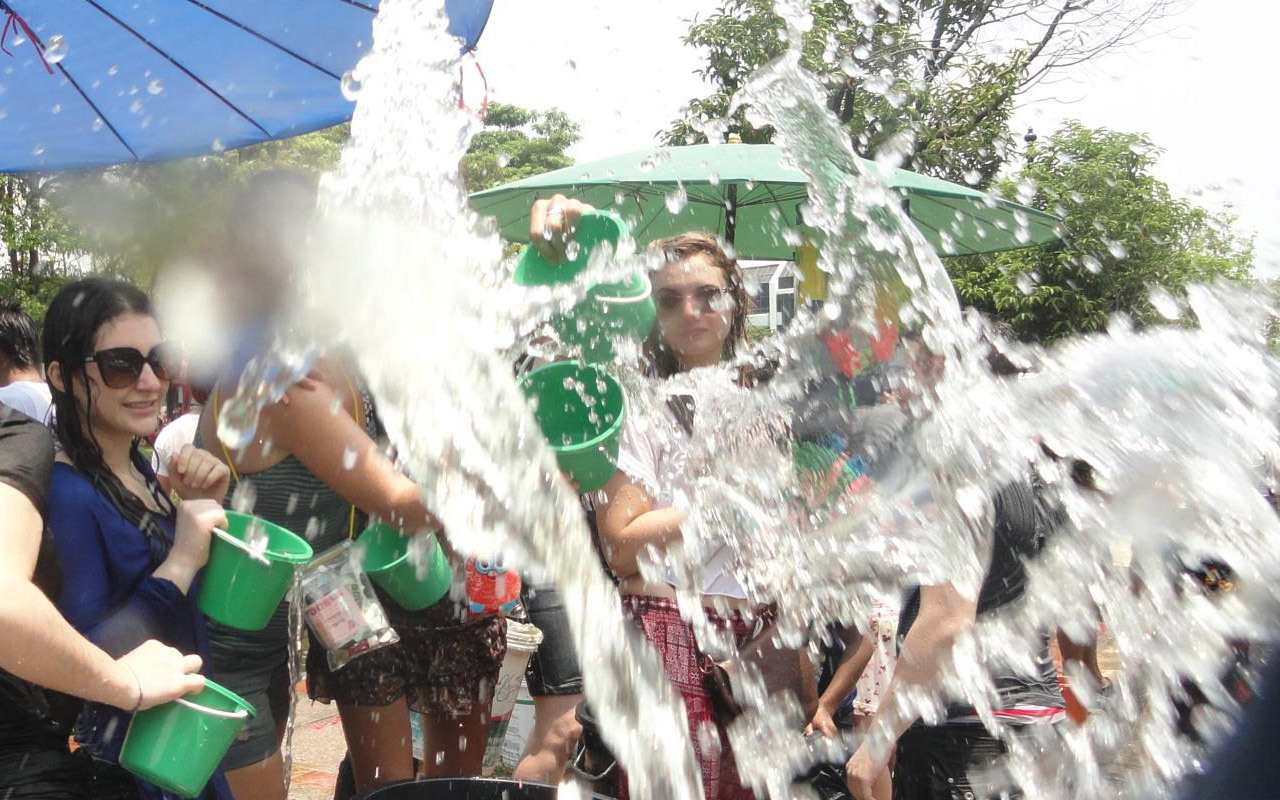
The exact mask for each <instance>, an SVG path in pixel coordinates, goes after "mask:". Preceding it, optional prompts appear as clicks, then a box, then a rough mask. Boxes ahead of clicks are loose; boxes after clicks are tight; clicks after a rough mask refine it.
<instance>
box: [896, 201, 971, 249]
mask: <svg viewBox="0 0 1280 800" xmlns="http://www.w3.org/2000/svg"><path fill="white" fill-rule="evenodd" d="M907 218H908V219H910V220H911V224H912V225H915V226H916V227H917V228H925V229H928V230H931V231H933V233H934V235H935V236H937V237H938V243H939V244H941V243H942V236H943V233H942V231H941V230H939V229H938V228H935V227H933V226H932V225H930V224H929V223H927V222H922V221H921V220H918V219H916V218H915V217H913V216H911V212H910V211H908V212H907ZM946 236H947V238H948V239H950V240H951V244H952V246H954V247H955V248H956V249H957V252H955V253H938V256H939V257H941V258H948V257H950V256H976V255H980V252H979V251H978V250H975V249H973V248H972V247H965V245H963V244H961V243H960V240H959V239H957V238H955V237H954V236H952V235H951V234H947V235H946ZM960 248H964V250H965V251H966V252H963V253H961V252H958V251H959V249H960Z"/></svg>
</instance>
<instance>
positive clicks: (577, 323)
mask: <svg viewBox="0 0 1280 800" xmlns="http://www.w3.org/2000/svg"><path fill="white" fill-rule="evenodd" d="M626 231H627V225H626V223H625V222H623V220H622V218H621V217H619V216H618V215H617V214H616V213H614V212H612V211H589V212H587V213H586V214H583V215H582V218H581V219H580V220H579V222H578V227H577V229H576V230H575V231H574V234H573V238H574V241H575V242H577V243H578V251H577V253H576V254H575V256H574V257H573V258H572V259H569V260H566V261H563V262H558V263H551V262H549V261H547V260H546V259H544V258H543V257H542V255H541V254H540V253H539V252H538V251H537V249H536V248H534V247H532V246H526V247H525V249H524V250H523V251H522V252H521V253H520V258H519V260H518V261H517V263H516V272H515V282H516V283H518V284H520V285H521V286H554V285H557V284H564V283H570V282H572V281H573V280H574V279H575V278H577V276H578V274H579V273H581V272H582V270H584V269H586V267H587V264H588V262H589V261H590V257H591V253H592V252H593V251H594V250H595V249H596V248H597V247H598V246H599V245H601V244H603V243H605V242H607V243H609V244H612V245H614V246H615V247H616V246H617V244H618V240H619V239H620V238H622V236H624V235H625V234H626ZM651 294H652V289H651V287H650V284H649V279H648V277H647V276H645V275H643V274H641V273H639V272H635V273H632V274H631V275H630V276H629V277H628V278H627V279H626V280H624V281H619V282H617V283H598V284H595V285H594V286H592V287H591V288H590V289H589V290H588V291H587V297H586V299H584V300H583V301H582V302H580V303H578V304H577V305H576V306H574V307H573V308H572V309H571V310H570V311H569V312H568V313H567V314H562V315H558V316H556V317H555V318H553V319H552V321H551V324H552V327H554V328H555V331H556V334H557V335H558V336H559V338H560V341H561V342H563V343H565V344H567V345H571V346H573V345H576V346H578V347H581V348H582V357H583V359H584V360H585V361H587V362H591V363H605V362H608V361H612V360H613V341H612V340H613V339H615V338H618V337H631V338H635V339H644V338H645V337H646V336H648V335H649V332H650V331H651V330H653V324H654V320H656V319H657V315H658V312H657V308H656V307H655V306H654V303H653V297H652V296H651Z"/></svg>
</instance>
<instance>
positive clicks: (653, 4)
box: [468, 0, 1280, 275]
mask: <svg viewBox="0 0 1280 800" xmlns="http://www.w3.org/2000/svg"><path fill="white" fill-rule="evenodd" d="M718 4H719V3H718V0H645V2H642V3H623V2H618V0H573V2H568V3H558V4H551V5H550V6H548V4H544V3H541V2H530V0H496V2H495V3H494V9H493V15H492V17H491V18H490V20H489V26H488V29H487V30H486V31H485V34H484V37H483V38H482V39H481V41H480V48H479V59H480V63H481V64H482V65H483V67H484V70H485V73H486V74H487V76H488V78H489V84H490V98H491V99H493V100H499V101H502V102H510V103H516V104H518V105H522V106H527V107H534V108H546V107H549V106H552V105H555V106H559V107H560V108H562V109H563V110H564V111H566V112H567V113H568V114H569V115H570V117H572V118H573V119H575V120H577V121H578V122H579V123H580V124H581V125H582V132H583V140H582V142H581V143H579V144H578V145H577V147H575V148H574V149H573V151H572V154H573V155H574V156H575V157H576V158H577V159H579V160H580V161H587V160H591V159H595V158H600V157H603V156H608V155H613V154H616V153H621V152H626V151H628V150H641V149H644V148H647V147H650V146H653V144H654V134H655V133H656V132H657V131H658V130H660V129H662V128H665V127H666V126H667V124H668V123H669V122H670V121H671V120H672V119H674V118H675V117H676V116H678V114H679V109H680V106H681V105H682V104H684V103H685V102H687V101H688V100H689V99H690V98H692V97H696V96H699V95H702V94H704V93H705V89H704V87H703V85H702V84H701V81H700V79H699V78H698V77H697V76H695V75H694V74H693V70H694V69H696V68H697V67H698V66H699V64H700V54H699V53H698V52H697V51H695V50H692V49H691V48H688V47H686V46H685V45H683V44H682V43H681V41H680V39H681V37H682V36H683V35H684V33H685V32H686V31H687V30H688V20H689V19H690V18H692V17H693V16H694V15H695V14H700V15H704V16H705V15H706V14H707V13H708V12H709V11H711V10H713V9H714V8H716V6H717V5H718ZM549 7H551V8H554V9H555V11H554V12H549V11H548V8H549ZM1276 30H1280V4H1275V3H1271V2H1264V1H1263V0H1188V2H1187V4H1186V6H1185V9H1184V10H1183V11H1182V13H1180V14H1179V15H1178V16H1176V17H1174V18H1172V19H1169V20H1166V21H1165V22H1164V23H1163V24H1162V25H1161V27H1160V28H1158V29H1153V30H1151V31H1149V32H1148V33H1149V34H1152V37H1151V38H1150V39H1149V40H1148V41H1146V42H1144V43H1142V44H1139V45H1136V46H1134V47H1132V48H1130V49H1128V50H1126V51H1123V52H1117V53H1113V54H1111V55H1108V56H1107V57H1105V58H1103V59H1100V60H1098V61H1095V62H1093V63H1091V64H1089V65H1086V66H1081V67H1077V68H1075V69H1074V71H1073V72H1072V73H1071V75H1070V76H1069V79H1067V80H1064V81H1060V82H1058V83H1055V84H1053V85H1045V86H1041V87H1038V88H1037V89H1035V90H1034V91H1033V92H1032V93H1031V95H1030V96H1029V97H1027V98H1025V102H1024V106H1023V108H1021V109H1020V111H1019V112H1018V116H1017V120H1018V127H1019V129H1025V128H1026V127H1027V126H1028V125H1030V126H1033V127H1034V128H1035V129H1036V132H1037V133H1039V134H1040V135H1045V134H1048V133H1050V132H1051V131H1052V130H1053V129H1054V128H1055V127H1056V126H1057V124H1058V123H1059V122H1061V121H1062V120H1064V119H1079V120H1080V121H1082V122H1083V123H1084V124H1086V125H1089V126H1092V127H1107V128H1112V129H1116V130H1129V131H1142V132H1145V133H1147V134H1149V135H1150V136H1151V138H1152V140H1153V141H1154V142H1155V143H1156V144H1157V145H1158V146H1160V147H1162V148H1163V149H1164V150H1165V151H1166V154H1165V156H1164V158H1163V159H1162V161H1161V163H1160V165H1159V167H1158V170H1157V171H1158V174H1159V175H1160V177H1162V178H1163V179H1164V180H1166V181H1168V182H1169V183H1170V184H1171V185H1172V186H1174V188H1175V189H1177V190H1178V191H1179V192H1181V193H1183V194H1184V195H1186V196H1189V197H1192V198H1193V199H1194V200H1195V201H1196V202H1198V203H1199V204H1201V205H1204V206H1207V207H1209V208H1211V209H1220V208H1222V207H1223V206H1224V205H1225V204H1227V203H1230V204H1231V205H1232V206H1233V207H1234V209H1235V211H1236V213H1237V214H1238V215H1239V217H1240V223H1239V229H1240V230H1242V231H1252V232H1255V233H1257V235H1258V239H1257V268H1258V271H1259V272H1260V273H1263V274H1272V275H1274V274H1280V228H1278V227H1277V225H1276V224H1275V223H1276V220H1277V219H1278V218H1280V158H1277V157H1276V155H1275V154H1274V153H1273V152H1271V150H1270V148H1271V146H1272V144H1273V142H1274V141H1275V139H1276V136H1277V129H1278V126H1277V123H1278V122H1280V110H1278V109H1277V102H1276V98H1277V96H1278V94H1277V91H1276V87H1275V75H1276V72H1277V71H1276V69H1275V67H1274V66H1273V64H1272V60H1273V56H1274V50H1275V47H1276V45H1275V43H1274V41H1273V38H1274V32H1275V31H1276ZM468 91H469V93H470V91H471V89H470V88H469V89H468Z"/></svg>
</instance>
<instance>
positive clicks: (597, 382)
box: [520, 361, 625, 493]
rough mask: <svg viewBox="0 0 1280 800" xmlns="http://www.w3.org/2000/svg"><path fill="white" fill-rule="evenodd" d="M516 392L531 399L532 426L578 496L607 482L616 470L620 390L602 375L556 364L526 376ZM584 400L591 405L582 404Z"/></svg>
mask: <svg viewBox="0 0 1280 800" xmlns="http://www.w3.org/2000/svg"><path fill="white" fill-rule="evenodd" d="M566 383H569V384H570V386H566ZM520 387H521V388H522V389H523V390H524V393H525V395H526V396H528V397H530V398H532V399H533V400H534V402H535V408H534V417H535V418H536V419H537V420H538V427H539V428H541V430H542V433H543V435H544V436H546V437H547V441H548V442H550V443H551V449H552V450H554V451H555V454H556V462H557V463H558V464H559V465H560V469H561V470H563V471H565V472H567V473H569V475H570V476H572V477H573V479H574V480H575V481H577V483H578V491H580V492H583V493H586V492H594V491H596V490H597V489H600V488H602V487H603V486H604V485H605V484H606V483H608V482H609V479H610V478H612V477H613V473H614V472H616V471H617V461H618V434H619V433H620V432H621V431H622V421H623V417H624V416H625V406H624V402H623V398H622V386H621V385H619V383H618V382H617V381H616V380H614V378H613V377H612V376H610V375H609V373H607V372H605V371H604V370H601V369H597V368H596V367H592V366H584V365H581V364H579V363H577V362H574V361H558V362H556V363H554V364H547V365H546V366H544V367H539V368H538V369H535V370H534V371H532V372H530V373H529V374H528V375H526V376H525V377H524V380H522V381H521V382H520ZM578 387H581V392H582V393H581V394H579V391H578ZM584 396H585V397H587V398H590V399H591V400H593V401H594V402H593V403H592V404H591V405H588V404H587V402H584V399H583V397H584Z"/></svg>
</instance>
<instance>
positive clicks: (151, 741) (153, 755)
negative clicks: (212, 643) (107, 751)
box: [120, 679, 258, 797]
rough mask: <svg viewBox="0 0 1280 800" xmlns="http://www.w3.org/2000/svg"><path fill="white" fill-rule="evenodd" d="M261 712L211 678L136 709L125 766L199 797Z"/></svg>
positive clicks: (167, 787)
mask: <svg viewBox="0 0 1280 800" xmlns="http://www.w3.org/2000/svg"><path fill="white" fill-rule="evenodd" d="M257 714H258V712H257V710H256V709H254V707H253V706H252V705H250V704H249V703H248V702H247V701H245V700H244V698H242V697H240V696H238V695H236V694H235V693H234V692H231V691H229V690H227V689H224V688H223V687H221V686H219V685H218V684H216V683H214V682H213V681H210V680H207V679H206V680H205V684H204V689H203V690H202V691H201V692H200V693H199V694H197V695H193V696H188V697H182V698H179V699H177V700H174V701H173V702H170V703H164V704H162V705H158V706H156V707H155V708H149V709H147V710H146V711H139V712H138V713H136V714H134V715H133V720H132V721H130V723H129V731H128V733H126V734H125V737H124V746H123V748H122V749H121V750H120V766H122V767H124V768H125V769H127V770H129V771H130V772H132V773H133V774H134V775H137V776H138V777H140V778H142V779H143V780H145V781H147V782H149V783H153V784H155V785H156V786H159V787H160V788H161V789H164V790H166V791H169V792H173V793H174V794H177V795H181V796H182V797H197V796H198V795H199V794H200V792H201V791H203V790H204V787H205V784H207V783H208V782H209V778H210V777H211V776H212V775H213V771H214V770H216V769H217V768H218V764H220V763H222V757H223V756H225V755H226V754H227V749H228V748H230V747H231V743H232V742H234V741H235V740H236V736H238V735H239V734H240V729H241V728H243V727H244V725H245V723H246V722H247V721H248V720H249V717H254V716H257Z"/></svg>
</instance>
